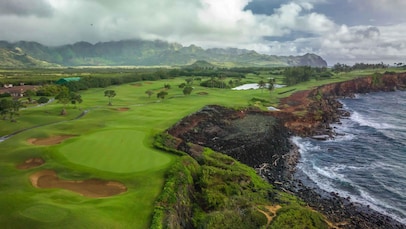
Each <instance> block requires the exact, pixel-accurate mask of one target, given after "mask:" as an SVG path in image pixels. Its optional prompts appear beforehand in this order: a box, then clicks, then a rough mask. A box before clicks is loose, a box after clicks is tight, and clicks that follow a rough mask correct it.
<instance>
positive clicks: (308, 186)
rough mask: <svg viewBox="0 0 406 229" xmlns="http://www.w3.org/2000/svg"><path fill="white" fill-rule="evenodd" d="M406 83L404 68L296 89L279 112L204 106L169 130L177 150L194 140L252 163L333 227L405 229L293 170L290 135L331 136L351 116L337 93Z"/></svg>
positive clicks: (293, 150) (294, 155) (188, 148)
mask: <svg viewBox="0 0 406 229" xmlns="http://www.w3.org/2000/svg"><path fill="white" fill-rule="evenodd" d="M404 88H406V74H405V73H402V74H394V75H393V74H387V75H381V76H370V77H364V78H358V79H354V80H351V81H346V82H342V83H334V84H329V85H325V86H321V87H318V88H315V89H312V90H309V91H301V92H297V93H295V94H293V95H292V96H290V97H288V98H286V99H283V100H282V101H281V105H280V107H279V109H280V110H281V111H277V112H263V111H259V110H256V109H254V108H248V109H246V110H233V109H228V108H224V107H221V106H207V107H205V108H203V109H202V110H201V111H199V112H197V113H195V114H192V115H190V116H188V117H185V118H184V119H183V120H182V121H180V122H179V123H178V124H177V125H175V126H174V127H172V128H171V129H169V130H168V133H169V134H171V135H172V136H174V137H176V138H178V139H182V141H183V142H184V143H183V144H180V145H179V149H180V150H182V151H184V152H187V153H189V154H193V153H194V150H193V146H191V145H190V144H186V143H193V144H195V145H200V146H205V147H209V148H212V149H213V150H215V151H218V152H222V153H224V154H227V155H229V156H231V157H233V158H235V159H237V160H239V161H241V162H243V163H245V164H247V165H249V166H251V167H254V168H256V170H257V172H258V174H259V175H261V176H262V177H263V178H264V179H267V180H268V181H269V182H270V183H272V184H274V185H275V186H276V187H278V188H279V189H281V190H283V191H286V192H290V193H293V194H294V195H296V196H298V197H300V198H302V199H303V200H304V201H305V202H306V203H307V204H308V205H309V206H310V207H312V208H313V209H315V210H317V211H319V212H321V213H323V214H324V215H325V216H326V217H327V218H328V220H330V221H331V222H332V223H333V224H334V227H336V228H406V225H403V224H401V223H399V222H398V221H396V220H394V219H392V218H390V217H388V216H386V215H383V214H380V213H378V212H376V211H374V210H372V209H370V208H369V207H368V206H364V205H360V204H357V203H353V202H351V200H350V199H349V198H342V197H340V196H338V194H337V193H327V192H325V191H323V190H321V189H319V188H318V187H317V186H316V185H315V184H314V183H313V182H312V181H311V180H310V179H309V178H307V177H306V176H305V175H304V174H300V173H299V172H297V171H295V167H296V164H297V162H298V161H299V158H300V153H299V151H298V148H297V147H296V146H295V145H294V144H293V143H292V142H291V141H290V140H289V139H290V137H291V136H294V135H296V136H302V137H312V136H316V137H318V138H320V139H322V138H331V137H334V134H335V133H334V130H333V129H332V128H331V127H330V124H332V123H337V122H340V118H342V117H343V116H348V115H349V113H348V112H346V111H345V110H343V109H342V105H341V104H340V103H339V102H338V101H337V98H340V97H351V96H353V95H354V94H355V93H367V92H373V91H392V90H396V89H404ZM303 111H305V112H303Z"/></svg>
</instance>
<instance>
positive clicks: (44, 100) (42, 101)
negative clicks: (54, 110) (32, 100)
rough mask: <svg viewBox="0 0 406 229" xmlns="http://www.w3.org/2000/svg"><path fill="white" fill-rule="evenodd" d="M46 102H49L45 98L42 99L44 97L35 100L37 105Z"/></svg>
mask: <svg viewBox="0 0 406 229" xmlns="http://www.w3.org/2000/svg"><path fill="white" fill-rule="evenodd" d="M47 102H49V99H48V98H47V97H44V96H42V97H41V98H39V99H38V100H37V103H39V104H44V103H47Z"/></svg>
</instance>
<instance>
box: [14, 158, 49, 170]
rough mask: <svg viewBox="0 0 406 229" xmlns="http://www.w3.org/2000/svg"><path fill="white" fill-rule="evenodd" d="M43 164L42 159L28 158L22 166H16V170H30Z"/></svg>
mask: <svg viewBox="0 0 406 229" xmlns="http://www.w3.org/2000/svg"><path fill="white" fill-rule="evenodd" d="M44 163H45V161H44V159H42V158H40V157H37V158H30V159H28V160H26V161H24V162H23V163H22V164H19V165H17V169H31V168H36V167H39V166H41V165H43V164H44Z"/></svg>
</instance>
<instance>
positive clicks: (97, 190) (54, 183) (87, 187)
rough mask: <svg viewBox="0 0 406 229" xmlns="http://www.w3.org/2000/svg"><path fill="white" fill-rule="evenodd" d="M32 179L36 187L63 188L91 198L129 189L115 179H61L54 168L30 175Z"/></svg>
mask: <svg viewBox="0 0 406 229" xmlns="http://www.w3.org/2000/svg"><path fill="white" fill-rule="evenodd" d="M30 180H31V183H32V185H33V186H34V187H36V188H62V189H66V190H70V191H73V192H76V193H79V194H81V195H83V196H86V197H91V198H100V197H109V196H114V195H118V194H120V193H123V192H126V191H127V187H125V185H124V184H122V183H120V182H115V181H102V180H97V179H90V180H83V181H72V180H61V179H59V178H58V176H57V175H56V172H55V171H53V170H43V171H40V172H37V173H34V174H32V175H31V176H30Z"/></svg>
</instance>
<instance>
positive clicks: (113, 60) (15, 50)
mask: <svg viewBox="0 0 406 229" xmlns="http://www.w3.org/2000/svg"><path fill="white" fill-rule="evenodd" d="M197 60H205V61H207V62H210V63H212V64H215V65H218V66H222V67H236V66H242V67H248V66H256V67H276V66H314V67H326V66H327V62H326V61H325V60H323V58H321V57H320V56H317V55H315V54H309V53H308V54H305V55H303V56H275V55H265V54H260V53H257V52H255V51H252V50H246V49H237V48H226V49H221V48H211V49H203V48H201V47H198V46H196V45H190V46H183V45H181V44H178V43H169V42H165V41H160V40H156V41H147V40H138V39H134V40H122V41H110V42H99V43H96V44H91V43H88V42H83V41H82V42H77V43H75V44H69V45H62V46H56V47H51V46H46V45H43V44H40V43H37V42H30V41H19V42H15V43H10V42H7V41H0V67H56V66H65V67H68V66H183V65H188V64H192V63H194V62H196V61H197Z"/></svg>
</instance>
